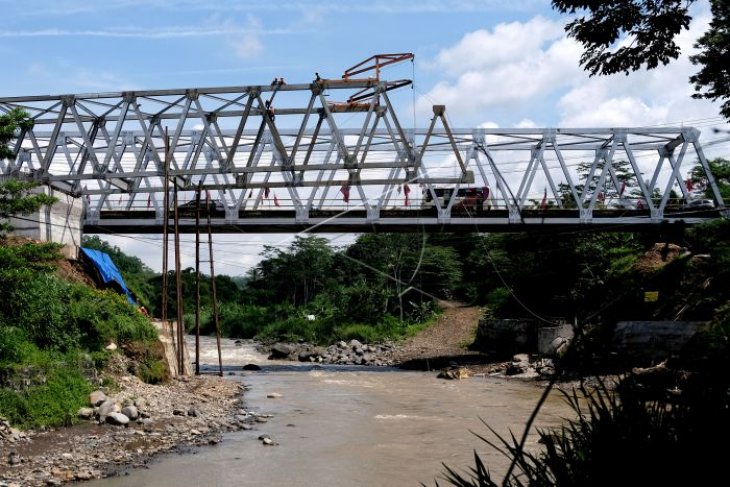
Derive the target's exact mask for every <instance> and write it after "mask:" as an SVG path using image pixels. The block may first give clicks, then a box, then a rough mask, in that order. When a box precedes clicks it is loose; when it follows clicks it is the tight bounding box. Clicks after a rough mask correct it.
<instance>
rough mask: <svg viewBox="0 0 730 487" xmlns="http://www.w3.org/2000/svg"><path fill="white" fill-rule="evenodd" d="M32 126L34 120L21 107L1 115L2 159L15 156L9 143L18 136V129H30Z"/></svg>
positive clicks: (0, 155)
mask: <svg viewBox="0 0 730 487" xmlns="http://www.w3.org/2000/svg"><path fill="white" fill-rule="evenodd" d="M31 127H33V121H32V120H31V119H30V118H29V117H28V114H27V113H26V112H25V111H23V110H21V109H20V108H14V109H12V110H10V111H9V112H8V113H6V114H4V115H0V160H2V159H10V158H12V157H14V156H15V154H14V153H13V151H12V149H10V147H8V144H9V143H10V141H12V140H13V139H14V138H15V137H16V135H17V132H18V130H28V129H30V128H31Z"/></svg>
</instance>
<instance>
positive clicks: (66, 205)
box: [8, 185, 84, 260]
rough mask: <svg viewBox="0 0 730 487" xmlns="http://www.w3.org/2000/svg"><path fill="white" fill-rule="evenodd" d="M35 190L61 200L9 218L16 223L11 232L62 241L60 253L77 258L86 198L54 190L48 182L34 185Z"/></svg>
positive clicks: (34, 238)
mask: <svg viewBox="0 0 730 487" xmlns="http://www.w3.org/2000/svg"><path fill="white" fill-rule="evenodd" d="M32 192H34V193H41V192H43V193H45V194H47V195H49V196H53V197H55V198H56V199H57V200H58V201H56V203H54V204H53V205H52V206H43V207H41V208H40V209H39V210H38V211H36V212H34V213H30V214H28V215H22V216H17V217H12V218H9V219H8V220H9V223H10V224H11V225H12V226H13V231H12V232H11V235H15V236H19V237H28V238H32V239H33V240H38V241H40V242H55V243H60V244H62V245H63V248H62V249H61V253H62V254H63V255H64V257H66V258H67V259H73V260H75V259H77V258H78V253H79V247H80V246H81V236H82V232H81V229H82V227H83V224H82V220H83V217H84V203H83V199H82V198H80V197H74V196H70V195H68V194H65V193H62V192H60V191H55V190H54V189H53V188H51V187H49V186H45V185H42V186H38V187H37V188H34V189H33V191H32Z"/></svg>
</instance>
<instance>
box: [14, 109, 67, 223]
mask: <svg viewBox="0 0 730 487" xmlns="http://www.w3.org/2000/svg"><path fill="white" fill-rule="evenodd" d="M32 126H33V122H32V120H30V119H29V118H28V114H27V113H26V112H24V111H23V110H20V109H17V108H16V109H13V110H11V111H10V112H8V113H6V114H5V115H0V160H3V159H9V158H12V157H14V153H13V151H12V150H11V149H10V147H8V144H9V143H10V141H11V140H12V139H13V138H14V137H15V136H16V134H17V131H18V130H25V129H29V128H30V127H32ZM36 186H37V184H35V183H32V182H23V181H16V180H8V181H4V182H1V183H0V235H3V234H5V232H8V231H10V230H12V226H11V225H10V224H9V223H8V222H7V218H8V217H10V216H14V215H28V214H30V213H33V212H34V211H38V209H39V208H40V207H41V206H43V205H52V204H53V203H54V202H55V201H56V199H55V198H53V197H52V196H48V195H47V194H43V193H40V194H37V193H32V192H31V191H32V190H33V188H35V187H36Z"/></svg>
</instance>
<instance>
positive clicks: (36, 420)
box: [0, 353, 91, 428]
mask: <svg viewBox="0 0 730 487" xmlns="http://www.w3.org/2000/svg"><path fill="white" fill-rule="evenodd" d="M35 358H36V362H37V366H39V367H41V368H42V370H43V373H44V374H45V377H46V381H45V383H43V384H36V385H31V386H30V387H28V388H26V389H24V390H13V389H9V388H3V389H0V414H1V415H3V416H5V417H7V418H8V419H9V420H10V422H11V423H12V424H14V425H16V426H19V427H22V428H38V427H43V426H60V425H64V424H69V423H70V422H71V421H72V420H73V419H75V417H76V411H78V409H79V408H80V407H83V406H85V405H86V403H87V401H88V394H89V392H91V386H90V384H89V383H88V382H87V381H86V379H85V378H84V377H83V375H82V373H81V370H80V368H79V367H78V364H77V358H78V357H77V356H76V355H75V354H68V355H65V356H51V355H50V354H48V353H41V354H40V355H36V356H35Z"/></svg>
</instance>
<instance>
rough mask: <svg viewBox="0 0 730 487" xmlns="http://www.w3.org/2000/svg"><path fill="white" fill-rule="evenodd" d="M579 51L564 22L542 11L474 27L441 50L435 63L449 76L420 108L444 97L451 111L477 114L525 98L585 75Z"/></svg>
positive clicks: (422, 108)
mask: <svg viewBox="0 0 730 487" xmlns="http://www.w3.org/2000/svg"><path fill="white" fill-rule="evenodd" d="M579 56H580V49H579V47H578V45H577V44H576V43H575V42H573V41H571V40H569V39H566V38H565V37H564V36H563V34H562V24H561V23H559V22H551V21H548V20H545V19H543V18H541V17H536V18H534V19H532V20H530V21H529V22H526V23H519V22H512V23H509V24H499V25H497V26H496V27H495V28H494V29H493V31H483V30H480V31H477V32H473V33H470V34H467V35H465V36H464V37H463V38H462V40H461V41H460V42H459V43H457V44H456V45H455V46H453V47H451V48H447V49H444V50H442V51H441V52H439V54H438V55H437V57H436V60H435V61H434V62H433V63H432V64H433V66H434V67H435V68H438V69H440V70H442V71H443V72H444V73H445V77H446V78H447V80H442V81H440V82H438V83H437V84H436V85H435V86H434V87H433V88H432V89H431V90H430V91H429V92H428V93H427V94H426V95H424V96H422V97H420V99H419V100H418V101H417V108H418V109H419V111H421V112H425V111H426V110H427V109H428V107H429V106H430V105H431V104H433V103H443V104H446V105H447V106H448V107H449V109H450V111H451V113H452V114H453V113H459V115H460V116H464V117H466V118H475V117H476V116H478V114H479V113H481V112H483V111H486V110H489V109H492V108H495V107H504V106H506V105H510V104H514V103H522V102H525V101H527V100H530V99H533V98H536V97H539V96H543V95H546V94H549V93H551V92H554V91H555V90H557V89H559V88H563V87H566V86H571V85H573V84H574V83H575V82H576V80H577V79H578V78H579V77H580V76H582V72H581V70H580V67H579V66H578V58H579ZM454 78H455V79H454Z"/></svg>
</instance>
